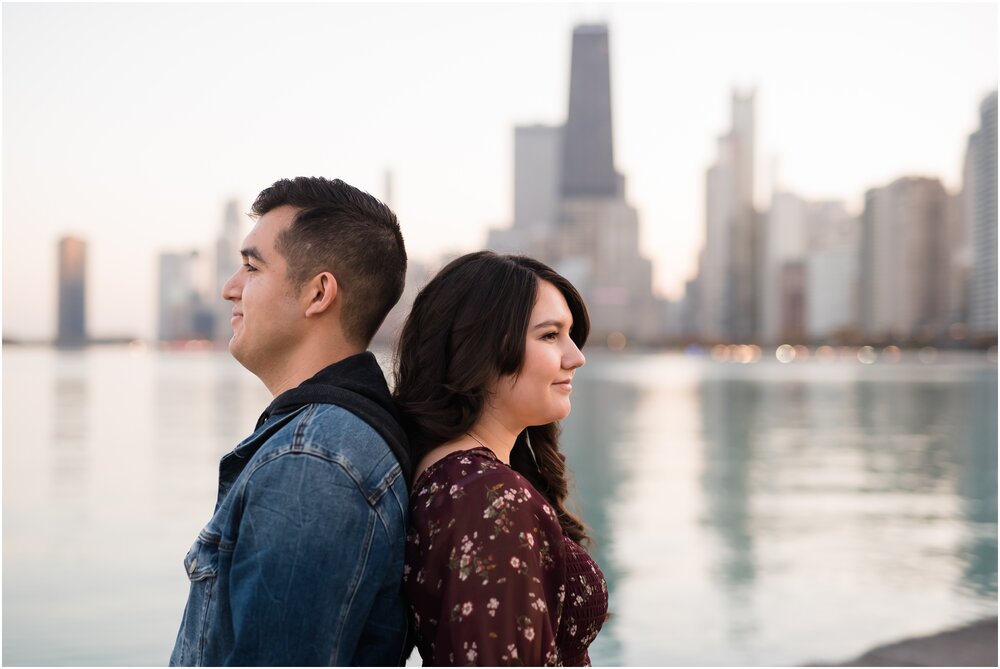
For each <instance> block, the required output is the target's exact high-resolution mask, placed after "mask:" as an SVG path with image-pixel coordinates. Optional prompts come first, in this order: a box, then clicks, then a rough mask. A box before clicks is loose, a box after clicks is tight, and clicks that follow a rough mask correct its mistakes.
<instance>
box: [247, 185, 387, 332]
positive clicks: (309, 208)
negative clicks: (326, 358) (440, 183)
mask: <svg viewBox="0 0 1000 669" xmlns="http://www.w3.org/2000/svg"><path fill="white" fill-rule="evenodd" d="M283 205H291V206H292V207H296V208H298V209H299V210H300V211H299V212H298V214H296V216H295V219H294V220H293V221H292V224H291V226H289V227H288V228H287V229H286V230H284V231H282V232H281V233H280V234H279V235H278V237H277V240H276V243H275V247H276V249H277V250H278V252H279V253H281V254H282V255H283V256H284V257H285V260H286V261H287V263H288V279H289V281H290V282H291V283H292V285H293V286H295V287H296V288H299V287H301V286H302V285H303V284H304V283H305V282H306V281H308V280H309V279H311V278H313V277H314V276H316V275H317V274H320V273H321V272H330V273H331V274H333V275H334V276H335V277H336V279H337V285H338V287H339V290H340V291H341V292H340V294H341V295H342V296H343V300H344V302H343V308H342V311H341V316H342V323H343V327H344V334H345V336H347V337H348V339H350V340H351V341H352V342H353V343H358V344H363V345H365V346H367V345H368V344H369V342H371V340H372V337H374V336H375V333H376V332H377V331H378V329H379V326H381V325H382V321H384V320H385V317H386V315H387V314H388V313H389V310H390V309H392V307H393V306H394V305H395V304H396V302H398V301H399V296H400V295H402V293H403V284H404V282H405V279H406V247H405V246H404V245H403V235H402V233H401V232H400V230H399V223H398V222H397V220H396V215H395V214H394V213H392V210H391V209H389V207H387V206H386V205H384V204H383V203H382V202H380V201H379V200H378V199H377V198H375V197H372V196H371V195H369V194H368V193H366V192H364V191H362V190H359V189H357V188H355V187H354V186H351V185H349V184H346V183H344V182H343V181H341V180H340V179H333V180H330V179H326V178H323V177H296V178H294V179H281V180H280V181H275V182H274V183H273V184H272V185H271V186H269V187H267V188H265V189H264V190H262V191H261V192H260V195H258V196H257V199H256V200H255V201H254V203H253V214H254V215H255V216H263V215H264V214H266V213H267V212H269V211H271V210H272V209H276V208H278V207H280V206H283Z"/></svg>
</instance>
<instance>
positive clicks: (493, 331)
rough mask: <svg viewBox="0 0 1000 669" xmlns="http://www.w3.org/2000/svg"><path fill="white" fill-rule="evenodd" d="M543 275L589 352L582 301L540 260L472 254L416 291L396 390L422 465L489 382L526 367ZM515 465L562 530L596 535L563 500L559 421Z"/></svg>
mask: <svg viewBox="0 0 1000 669" xmlns="http://www.w3.org/2000/svg"><path fill="white" fill-rule="evenodd" d="M539 281H548V282H549V283H551V284H552V285H554V286H555V287H556V288H557V289H558V290H559V292H560V293H562V296H563V297H564V298H565V299H566V304H567V305H568V306H569V310H570V313H571V314H572V315H573V328H572V330H571V331H570V333H569V336H570V338H571V339H572V340H573V342H574V343H575V344H576V345H577V346H578V347H579V348H581V349H582V348H583V345H584V343H586V341H587V335H588V334H589V333H590V317H589V316H588V315H587V307H586V306H585V305H584V303H583V298H581V297H580V293H579V292H577V290H576V288H574V287H573V285H572V284H571V283H570V282H569V281H567V280H566V279H565V278H563V277H562V276H561V275H559V274H557V273H556V272H555V271H554V270H553V269H552V268H550V267H549V266H548V265H545V264H544V263H541V262H539V261H537V260H534V259H532V258H528V257H525V256H514V255H497V254H496V253H493V252H491V251H479V252H477V253H470V254H468V255H464V256H462V257H460V258H458V259H456V260H453V261H452V262H451V263H449V264H448V265H447V266H446V267H445V268H444V269H442V270H441V271H440V272H439V273H438V274H437V276H435V277H434V278H433V279H432V280H431V281H430V282H429V283H428V284H427V285H426V286H424V288H423V289H422V290H421V291H420V293H419V294H418V295H417V298H416V300H415V301H414V303H413V309H412V310H411V311H410V315H409V316H408V317H407V319H406V324H405V325H404V326H403V331H402V333H401V334H400V337H399V343H398V345H397V349H396V356H395V363H396V364H395V377H396V378H395V390H394V392H393V396H394V398H395V400H396V402H397V404H398V405H399V408H400V410H401V411H402V413H403V422H404V427H405V428H406V431H407V434H408V435H409V437H410V448H411V450H412V454H413V461H414V462H419V460H420V459H421V458H422V457H423V456H424V455H425V454H426V453H427V452H428V451H429V450H430V449H432V448H434V447H436V446H440V445H441V444H444V443H447V442H449V441H453V440H455V439H458V438H459V437H461V436H462V435H463V434H465V433H466V432H467V431H469V430H470V429H472V427H473V425H475V424H476V422H477V421H478V420H479V418H480V417H481V416H482V414H483V409H484V407H485V405H486V402H487V399H488V395H489V391H490V388H492V387H493V385H494V384H495V383H496V382H497V381H498V380H499V379H500V377H502V376H506V375H509V374H517V373H518V372H520V371H521V367H522V366H523V365H524V346H525V341H526V338H527V333H528V322H529V319H530V318H531V311H532V309H533V308H534V305H535V298H536V295H537V293H538V283H539ZM510 464H511V467H512V468H513V469H514V470H515V471H517V472H518V473H520V474H521V475H522V476H524V477H525V478H527V479H528V480H529V481H530V482H531V484H532V485H533V486H535V488H536V489H538V491H539V492H541V493H542V494H543V495H544V496H545V497H546V499H547V500H548V501H549V503H550V504H551V505H552V506H553V508H555V510H556V513H557V515H558V517H559V523H560V525H561V526H562V530H563V533H565V534H566V535H567V536H568V537H570V538H571V539H573V540H574V541H576V542H582V541H587V540H588V537H587V531H586V528H585V527H584V525H583V523H582V522H581V521H580V520H579V519H578V518H577V517H576V516H574V515H573V514H571V513H570V512H569V511H567V510H566V507H565V505H564V502H565V500H566V496H567V495H568V493H569V487H568V484H567V481H566V458H565V457H564V456H563V454H562V453H561V452H560V451H559V424H558V423H549V424H547V425H538V426H531V427H529V428H527V429H526V430H524V431H523V432H522V433H521V434H520V435H518V437H517V441H516V442H515V443H514V450H513V451H512V452H511V454H510Z"/></svg>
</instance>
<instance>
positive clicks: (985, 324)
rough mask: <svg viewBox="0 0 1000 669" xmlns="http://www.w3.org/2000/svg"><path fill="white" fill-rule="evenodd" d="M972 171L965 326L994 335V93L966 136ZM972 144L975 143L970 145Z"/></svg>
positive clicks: (995, 212)
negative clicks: (969, 263)
mask: <svg viewBox="0 0 1000 669" xmlns="http://www.w3.org/2000/svg"><path fill="white" fill-rule="evenodd" d="M969 143H970V150H971V151H972V153H973V159H972V166H971V167H972V171H973V173H974V178H973V183H972V184H971V188H972V197H971V198H970V199H971V204H972V212H971V214H972V276H971V285H970V292H969V328H970V329H971V331H972V334H973V335H974V336H977V337H991V336H992V337H996V334H997V93H996V91H994V92H993V93H991V94H990V95H988V96H987V97H986V99H985V100H983V102H982V104H981V105H980V106H979V130H977V131H976V133H974V135H973V138H972V139H970V142H969ZM973 144H975V146H974V148H973V146H972V145H973Z"/></svg>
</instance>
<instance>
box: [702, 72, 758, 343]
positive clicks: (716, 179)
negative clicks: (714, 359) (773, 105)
mask: <svg viewBox="0 0 1000 669" xmlns="http://www.w3.org/2000/svg"><path fill="white" fill-rule="evenodd" d="M753 189H754V93H753V92H751V93H749V94H746V95H741V94H740V93H738V92H735V91H734V92H733V96H732V127H731V128H730V130H729V131H728V132H727V133H726V134H724V135H722V136H721V137H720V138H719V141H718V155H717V158H716V161H715V163H714V164H713V165H712V166H711V167H710V168H709V169H708V171H707V173H706V175H705V249H704V253H703V255H702V260H703V263H702V265H701V266H700V267H699V269H698V271H699V274H700V277H699V282H698V283H699V289H700V291H701V294H700V295H699V296H698V305H699V312H698V313H699V327H698V330H699V333H700V335H701V337H702V338H705V339H708V340H715V341H729V342H733V341H752V340H754V339H756V338H757V336H758V332H757V302H756V295H757V287H758V266H759V252H760V249H759V241H760V240H759V239H758V220H757V213H756V211H755V210H754V206H753Z"/></svg>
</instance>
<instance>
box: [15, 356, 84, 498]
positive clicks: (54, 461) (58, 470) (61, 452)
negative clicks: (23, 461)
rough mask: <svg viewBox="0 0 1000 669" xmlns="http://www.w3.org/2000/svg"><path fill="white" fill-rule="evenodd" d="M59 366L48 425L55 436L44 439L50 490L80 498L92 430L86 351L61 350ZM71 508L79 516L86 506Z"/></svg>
mask: <svg viewBox="0 0 1000 669" xmlns="http://www.w3.org/2000/svg"><path fill="white" fill-rule="evenodd" d="M56 368H57V370H58V371H57V373H56V374H55V375H54V376H53V377H52V379H51V383H52V385H53V388H52V392H51V394H50V399H51V401H52V420H51V422H50V423H49V425H48V427H49V429H50V430H51V435H50V437H49V438H48V439H47V440H44V441H43V443H45V444H47V445H48V446H49V451H50V454H49V472H50V475H51V487H50V491H51V494H52V495H54V496H57V497H60V498H64V499H79V498H80V494H81V492H82V491H83V489H84V488H85V487H86V478H87V468H88V464H89V458H88V453H87V437H88V435H89V433H90V429H89V424H88V413H89V411H90V401H89V388H88V386H89V380H90V379H89V374H88V365H87V358H86V353H85V352H83V351H71V350H60V351H59V352H58V362H57V365H56ZM40 427H41V426H40ZM36 444H37V442H35V443H31V444H29V443H18V444H8V447H14V448H34V447H36ZM67 511H69V512H71V513H73V514H74V515H76V516H77V517H79V514H81V513H82V512H83V507H81V506H80V505H71V506H69V507H68V508H67Z"/></svg>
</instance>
